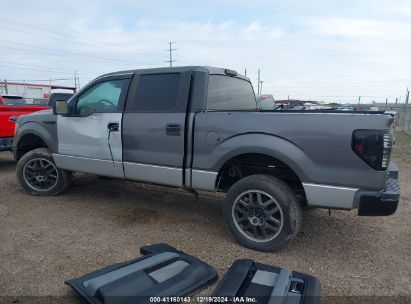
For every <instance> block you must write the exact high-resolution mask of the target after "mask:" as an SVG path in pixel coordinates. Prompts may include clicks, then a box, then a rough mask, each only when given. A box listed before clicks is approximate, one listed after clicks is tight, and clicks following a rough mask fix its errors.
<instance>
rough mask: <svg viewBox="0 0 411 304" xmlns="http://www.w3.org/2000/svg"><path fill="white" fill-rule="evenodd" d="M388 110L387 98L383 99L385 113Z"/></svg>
mask: <svg viewBox="0 0 411 304" xmlns="http://www.w3.org/2000/svg"><path fill="white" fill-rule="evenodd" d="M387 108H388V98H385V111H387Z"/></svg>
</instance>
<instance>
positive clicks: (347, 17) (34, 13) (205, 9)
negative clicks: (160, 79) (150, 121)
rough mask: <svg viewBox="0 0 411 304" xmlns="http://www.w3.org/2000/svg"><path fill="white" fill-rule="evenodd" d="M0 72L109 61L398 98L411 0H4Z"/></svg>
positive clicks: (408, 62)
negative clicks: (221, 71)
mask: <svg viewBox="0 0 411 304" xmlns="http://www.w3.org/2000/svg"><path fill="white" fill-rule="evenodd" d="M0 7H1V14H0V79H7V80H8V81H14V80H19V81H21V80H25V81H27V82H36V83H43V82H50V81H49V79H52V83H54V84H61V85H73V83H74V75H75V73H76V75H78V77H79V80H80V85H81V86H83V85H84V84H87V83H88V82H89V81H90V80H92V79H93V78H95V77H97V76H98V75H101V74H103V73H107V72H113V71H120V70H127V69H137V68H148V67H161V66H167V65H168V64H169V63H168V62H166V61H167V60H168V59H169V58H168V56H169V53H168V51H167V49H168V47H169V45H168V43H169V42H170V41H172V42H175V43H173V45H172V48H173V49H176V50H174V51H173V60H175V61H174V62H173V65H174V66H182V65H209V66H217V67H224V68H230V69H234V70H236V71H238V72H239V73H241V74H244V73H245V70H246V71H247V76H248V77H249V78H250V80H251V81H252V83H253V85H254V89H255V91H257V71H258V69H260V70H261V80H262V81H263V83H262V93H266V94H273V95H274V98H275V99H287V98H292V99H305V100H317V101H325V102H341V103H347V102H358V96H361V102H362V103H367V102H371V101H377V102H385V100H386V98H388V100H389V102H394V101H395V99H396V98H398V101H399V102H404V100H405V95H406V89H407V87H408V86H409V87H410V88H411V1H409V0H395V1H392V0H390V1H388V0H368V1H363V0H345V1H336V0H327V1H325V0H324V1H320V0H312V1H309V0H307V1H295V0H288V1H285V0H284V1H277V0H271V1H269V0H254V1H249V0H248V1H246V0H219V1H217V0H209V1H199V0H191V1H188V0H186V1H181V0H173V1H159V0H150V1H138V0H123V1H96V0H88V1H85V0H82V1H79V0H71V1H55V0H54V1H51V0H44V1H36V0H33V1H21V0H13V1H1V6H0Z"/></svg>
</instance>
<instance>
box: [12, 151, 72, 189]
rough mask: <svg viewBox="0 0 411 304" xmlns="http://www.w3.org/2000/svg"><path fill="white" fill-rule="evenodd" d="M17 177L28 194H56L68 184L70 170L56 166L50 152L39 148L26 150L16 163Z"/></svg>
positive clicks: (70, 175)
mask: <svg viewBox="0 0 411 304" xmlns="http://www.w3.org/2000/svg"><path fill="white" fill-rule="evenodd" d="M16 173H17V179H18V181H19V183H20V185H21V186H22V187H23V188H24V189H25V190H26V191H27V192H29V193H30V194H32V195H39V196H49V195H57V194H59V193H61V192H63V191H64V190H65V189H66V188H67V187H68V186H69V184H70V180H71V178H72V174H71V172H68V171H64V170H61V169H59V168H57V166H56V164H55V163H54V160H53V157H52V156H51V154H50V152H49V151H48V150H47V149H45V148H39V149H35V150H32V151H30V152H27V153H26V154H24V155H23V156H22V158H21V159H20V160H19V161H18V163H17V168H16Z"/></svg>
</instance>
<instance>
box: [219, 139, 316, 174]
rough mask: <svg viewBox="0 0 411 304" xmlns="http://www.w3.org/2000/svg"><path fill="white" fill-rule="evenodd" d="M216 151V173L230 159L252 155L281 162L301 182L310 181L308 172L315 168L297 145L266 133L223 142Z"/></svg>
mask: <svg viewBox="0 0 411 304" xmlns="http://www.w3.org/2000/svg"><path fill="white" fill-rule="evenodd" d="M214 151H215V152H214V153H213V154H216V155H219V156H220V157H219V158H218V160H217V161H216V162H215V164H214V166H213V169H212V170H213V171H214V172H220V170H221V169H222V167H223V166H224V164H226V163H227V162H228V161H229V160H230V159H232V158H234V157H236V156H239V155H242V154H250V153H253V154H264V155H267V156H271V157H274V158H276V159H278V160H280V161H281V162H283V163H284V164H286V165H287V166H289V167H290V168H291V169H292V170H293V171H294V173H295V174H296V175H297V176H298V178H299V179H300V180H301V182H308V181H309V180H310V178H309V175H308V173H307V172H309V170H310V168H314V167H315V166H314V163H313V162H312V160H311V159H309V158H308V157H307V155H306V154H305V153H304V151H303V150H302V149H300V148H299V147H298V146H297V145H296V144H294V143H292V142H290V141H288V140H286V139H284V138H282V137H279V136H275V135H272V134H266V133H246V134H239V135H236V136H233V137H230V138H228V139H225V140H224V141H222V142H221V143H220V144H219V145H218V146H217V147H216V148H215V149H214ZM221 155H222V156H221ZM303 168H304V169H303Z"/></svg>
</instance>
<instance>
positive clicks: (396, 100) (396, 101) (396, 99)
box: [395, 97, 398, 105]
mask: <svg viewBox="0 0 411 304" xmlns="http://www.w3.org/2000/svg"><path fill="white" fill-rule="evenodd" d="M397 104H398V97H395V105H397Z"/></svg>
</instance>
